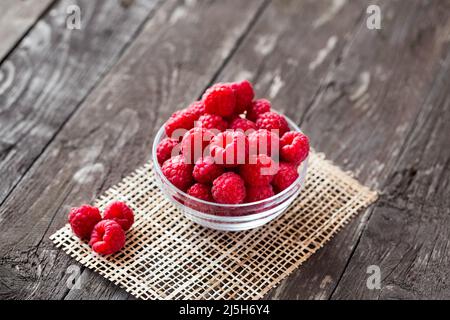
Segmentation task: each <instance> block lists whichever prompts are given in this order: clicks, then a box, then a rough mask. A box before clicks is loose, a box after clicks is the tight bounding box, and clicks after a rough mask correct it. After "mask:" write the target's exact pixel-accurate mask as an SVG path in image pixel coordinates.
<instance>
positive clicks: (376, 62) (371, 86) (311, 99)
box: [219, 1, 449, 299]
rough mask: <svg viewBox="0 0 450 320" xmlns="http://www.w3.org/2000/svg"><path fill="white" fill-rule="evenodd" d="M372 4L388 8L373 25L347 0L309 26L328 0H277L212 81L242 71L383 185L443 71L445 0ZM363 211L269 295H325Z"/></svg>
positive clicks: (321, 141) (358, 171) (317, 138)
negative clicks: (376, 25) (375, 28)
mask: <svg viewBox="0 0 450 320" xmlns="http://www.w3.org/2000/svg"><path fill="white" fill-rule="evenodd" d="M376 3H378V5H380V7H381V8H382V12H384V13H386V16H385V18H384V19H383V29H382V30H381V31H372V30H369V29H367V28H366V23H365V9H366V8H367V6H368V2H367V1H360V2H357V1H349V2H347V3H345V4H344V5H343V6H342V7H341V8H340V11H339V12H338V13H337V14H336V15H335V16H333V17H330V16H329V15H327V17H328V19H327V22H326V23H324V24H321V26H320V27H319V28H316V29H314V28H313V27H311V26H315V25H317V24H318V22H317V21H323V19H322V18H321V17H323V16H324V12H327V5H328V4H329V2H328V3H327V2H322V1H318V2H315V3H307V2H302V3H299V2H294V1H292V2H289V1H283V2H276V3H274V4H273V5H270V6H269V7H268V8H267V10H266V11H265V12H264V14H263V17H262V18H261V19H260V20H259V21H258V23H257V24H256V25H255V27H254V28H253V30H252V31H251V32H250V34H249V35H248V37H247V39H246V42H245V43H244V44H243V45H242V46H241V47H240V48H239V49H238V50H237V51H236V54H235V55H234V56H233V58H232V59H231V60H230V62H229V64H228V65H227V67H225V68H224V71H223V73H222V74H221V75H220V76H219V80H225V79H227V80H229V79H234V78H239V77H241V76H243V75H244V76H245V77H247V78H250V79H251V80H253V82H254V83H256V88H257V92H258V94H259V95H262V96H266V97H268V98H270V99H271V100H272V101H273V105H274V106H275V108H277V109H280V110H283V111H284V112H285V113H286V114H288V115H289V116H290V117H292V118H293V119H296V121H297V122H298V123H299V124H301V127H302V129H303V130H305V132H306V133H307V134H308V135H309V136H310V137H311V141H312V145H313V146H314V148H316V149H317V150H319V151H323V152H325V153H326V154H327V156H328V157H329V158H331V159H332V160H334V161H335V162H336V163H337V164H339V165H340V166H342V167H344V168H345V169H349V170H352V171H353V172H354V173H355V175H356V177H357V178H358V179H359V180H360V181H362V182H363V183H365V184H367V185H369V186H372V187H373V188H378V189H381V190H383V185H384V183H385V181H386V180H387V179H388V177H389V176H390V174H391V172H392V169H393V166H395V165H396V163H397V161H398V159H399V150H401V149H402V146H403V145H404V141H405V139H406V138H407V137H408V135H409V132H410V130H412V128H413V127H414V122H415V119H416V118H417V116H418V115H419V114H420V112H421V110H422V108H423V97H424V96H426V95H427V94H428V92H429V90H430V87H431V85H432V84H433V82H434V79H435V77H436V74H438V73H439V72H441V63H440V56H441V54H442V50H443V49H445V48H446V46H447V45H448V39H447V38H446V36H445V34H448V33H446V30H448V28H447V22H448V16H447V15H446V14H444V13H443V12H449V11H448V3H444V2H442V3H437V2H431V3H430V2H426V1H415V2H410V4H409V5H408V8H407V9H406V10H405V5H404V3H403V2H392V1H379V2H376ZM271 21H283V23H277V24H273V23H272V24H271V23H270V22H271ZM258 49H259V50H258ZM258 53H259V55H258ZM264 53H265V54H264ZM325 53H327V55H326V56H325V58H324V54H325ZM319 58H320V59H319ZM371 212H372V211H370V210H369V211H367V212H366V213H365V214H363V215H361V216H360V217H358V219H355V221H354V222H353V223H352V224H351V225H350V226H349V227H348V228H346V229H345V230H344V231H343V232H341V233H339V234H338V236H337V237H336V238H335V239H334V240H333V241H332V242H331V243H329V244H328V245H327V246H326V247H325V248H323V249H322V250H321V251H319V253H317V254H316V255H314V256H313V257H312V258H311V259H310V260H308V261H307V263H306V264H305V265H304V266H302V267H301V268H300V269H299V270H297V271H296V272H295V273H294V274H293V275H292V276H291V277H289V278H288V279H286V280H285V281H283V282H282V283H281V285H280V286H279V287H278V288H277V289H276V290H274V291H273V292H272V293H271V294H270V295H269V296H268V298H276V299H327V298H329V297H330V296H331V295H332V292H333V290H334V289H335V287H336V285H337V283H338V282H339V280H340V277H341V275H342V273H343V272H344V270H345V268H346V265H347V263H348V260H349V259H350V257H351V256H352V254H353V250H354V248H355V246H356V245H357V243H358V239H359V237H360V235H361V232H362V230H363V228H364V226H365V222H366V220H368V219H369V217H370V214H371ZM355 285H360V284H356V283H355ZM362 285H363V286H364V287H365V283H363V284H362ZM350 288H351V287H350ZM350 291H351V289H350Z"/></svg>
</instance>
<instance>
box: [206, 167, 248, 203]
mask: <svg viewBox="0 0 450 320" xmlns="http://www.w3.org/2000/svg"><path fill="white" fill-rule="evenodd" d="M211 193H212V196H213V198H214V200H215V201H216V202H218V203H223V204H239V203H243V202H244V199H245V185H244V180H242V178H241V177H240V176H239V175H238V174H236V173H234V172H226V173H224V174H222V175H221V176H220V177H218V178H217V179H216V180H214V182H213V187H212V189H211Z"/></svg>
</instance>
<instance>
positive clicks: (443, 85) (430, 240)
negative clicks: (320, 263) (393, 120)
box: [332, 11, 450, 299]
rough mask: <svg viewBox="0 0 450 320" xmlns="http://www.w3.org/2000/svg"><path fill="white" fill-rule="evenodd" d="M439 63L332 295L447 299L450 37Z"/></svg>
mask: <svg viewBox="0 0 450 320" xmlns="http://www.w3.org/2000/svg"><path fill="white" fill-rule="evenodd" d="M447 12H448V11H447ZM447 19H448V18H447ZM447 22H448V20H447ZM441 31H445V33H443V34H447V36H448V35H449V34H450V24H447V25H446V26H445V28H444V26H443V28H442V29H441V28H436V29H435V32H436V33H437V34H439V33H440V32H441ZM443 34H442V35H443ZM440 63H441V70H440V71H439V74H437V76H436V79H435V81H434V83H433V85H432V87H431V88H430V90H429V92H428V94H425V95H424V96H423V98H424V102H423V105H422V111H421V113H420V114H419V116H418V118H417V120H416V121H415V125H414V127H413V131H412V133H411V135H410V136H409V138H408V140H407V142H406V145H405V147H404V148H403V152H402V153H401V155H400V158H399V161H398V162H397V165H396V166H395V167H394V170H393V172H392V173H391V175H390V177H389V180H388V183H387V187H386V191H385V193H384V195H383V198H382V201H380V203H379V204H378V205H377V206H376V208H375V210H374V213H373V214H372V217H371V219H370V220H369V223H368V226H367V227H366V228H365V230H364V232H363V234H362V236H361V240H360V241H359V245H358V247H357V248H356V250H355V253H354V254H353V256H352V259H351V260H350V262H349V265H348V268H347V269H346V270H345V273H344V275H343V277H342V281H340V283H339V285H338V287H337V289H336V291H335V293H334V294H333V296H332V298H333V299H349V298H350V299H449V298H450V278H449V276H448V270H450V250H449V247H450V239H449V235H450V197H449V194H450V148H449V140H448V137H450V92H449V88H450V45H449V43H448V42H447V56H446V57H443V59H442V61H440ZM371 265H374V266H377V267H379V268H380V269H379V270H380V275H381V283H380V288H379V289H376V288H375V289H374V288H373V287H372V290H369V288H368V287H367V285H366V284H367V279H368V277H369V274H367V267H368V266H371ZM372 272H373V271H372ZM371 274H372V273H371Z"/></svg>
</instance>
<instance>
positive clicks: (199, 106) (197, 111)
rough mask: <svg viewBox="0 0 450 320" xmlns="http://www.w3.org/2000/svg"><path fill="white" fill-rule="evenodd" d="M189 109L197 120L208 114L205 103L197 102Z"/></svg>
mask: <svg viewBox="0 0 450 320" xmlns="http://www.w3.org/2000/svg"><path fill="white" fill-rule="evenodd" d="M187 109H188V110H189V111H191V112H192V113H193V114H194V115H195V117H196V119H198V118H200V117H201V116H202V115H204V114H205V113H206V111H205V104H204V103H203V101H195V102H193V103H191V105H190V106H189V107H188V108H187Z"/></svg>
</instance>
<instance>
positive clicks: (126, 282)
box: [50, 153, 377, 299]
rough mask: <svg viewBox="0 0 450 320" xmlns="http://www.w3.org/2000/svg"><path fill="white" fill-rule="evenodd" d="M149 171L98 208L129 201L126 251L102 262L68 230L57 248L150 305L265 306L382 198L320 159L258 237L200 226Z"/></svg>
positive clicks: (140, 171) (103, 200) (60, 236)
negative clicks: (246, 302) (212, 302)
mask: <svg viewBox="0 0 450 320" xmlns="http://www.w3.org/2000/svg"><path fill="white" fill-rule="evenodd" d="M151 171H152V165H151V164H147V165H145V166H143V167H141V168H139V169H138V170H136V171H135V172H134V173H133V174H131V175H130V176H128V177H126V178H125V179H123V181H122V182H120V183H119V184H118V185H116V186H114V187H112V188H111V189H109V190H108V191H106V193H105V195H103V196H102V197H101V198H100V199H98V200H97V202H96V205H98V206H99V207H100V208H102V209H103V208H104V206H105V205H106V204H107V203H108V202H110V201H112V200H123V201H126V202H127V203H128V204H129V205H130V206H131V207H132V208H133V209H134V210H135V214H136V222H135V224H134V226H133V228H132V229H131V230H130V231H129V232H128V234H127V243H126V246H125V248H124V249H123V250H122V251H121V252H120V253H118V254H117V255H114V256H110V257H101V256H98V255H95V254H93V253H92V251H91V249H90V248H89V246H88V245H87V244H86V243H83V242H81V241H80V240H79V239H78V238H76V237H75V236H74V235H73V234H72V232H71V230H70V227H69V226H68V225H66V226H65V227H64V228H62V229H60V230H59V231H57V232H56V233H55V234H53V235H52V236H51V237H50V239H51V240H53V242H54V243H55V244H56V246H57V247H60V248H62V249H63V250H64V251H65V252H66V253H68V254H69V255H70V256H72V257H73V258H75V259H76V260H77V261H79V262H80V263H81V264H82V265H84V266H86V267H88V268H90V269H92V270H94V271H97V272H98V273H100V274H101V275H103V276H104V277H105V278H107V279H109V280H111V281H112V282H114V283H115V284H117V285H119V286H121V287H123V288H124V289H125V290H126V291H128V292H129V293H131V294H132V295H134V296H136V297H138V298H142V299H260V298H262V297H263V296H264V295H265V294H266V293H267V292H268V291H269V290H270V289H272V288H273V287H274V286H275V285H276V284H278V283H279V282H280V281H281V280H282V279H284V278H286V277H287V276H288V275H289V274H290V273H291V272H292V271H293V270H295V269H296V268H297V267H298V266H300V265H301V264H302V263H303V262H305V261H306V260H307V259H308V258H309V257H310V256H311V255H312V254H313V253H314V252H316V251H317V250H318V249H319V248H320V247H322V246H323V245H324V244H325V243H326V242H327V241H328V240H330V239H331V237H333V236H334V235H335V234H336V233H337V232H338V230H339V229H341V228H342V227H343V226H344V225H345V224H347V223H348V222H349V221H350V219H351V218H352V217H353V216H354V215H355V214H356V213H357V212H358V211H359V210H360V209H362V208H365V207H367V206H368V205H369V204H371V203H372V202H374V201H375V200H376V199H377V193H376V192H374V191H371V190H369V189H368V188H366V187H364V186H362V185H361V184H359V183H358V182H357V181H356V180H354V179H353V178H352V177H351V176H350V175H349V174H348V173H345V172H343V171H342V170H340V169H339V168H338V167H336V166H334V165H333V164H331V163H330V162H328V161H326V160H324V158H323V156H322V155H319V154H315V153H313V154H312V155H311V157H310V165H309V170H308V175H307V179H306V185H305V188H304V189H303V190H302V192H301V194H300V196H299V197H298V198H297V199H296V200H295V202H294V203H293V205H292V206H291V207H290V208H289V209H288V211H287V212H285V213H284V214H283V215H281V216H280V217H278V218H277V219H276V220H274V221H272V222H271V223H269V224H268V225H265V226H263V227H260V228H258V229H256V230H250V231H242V232H236V233H233V232H221V231H214V230H210V229H206V228H204V227H202V226H199V225H197V224H195V223H193V222H191V221H190V220H188V219H187V218H185V217H184V215H183V214H182V213H181V212H179V211H178V210H177V209H175V207H174V206H173V205H171V204H169V202H168V201H167V200H166V199H165V198H164V196H163V195H162V193H161V192H160V191H159V189H158V187H157V185H156V183H155V181H154V177H153V173H152V172H151Z"/></svg>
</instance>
